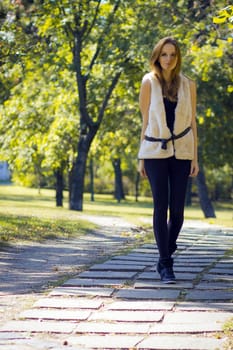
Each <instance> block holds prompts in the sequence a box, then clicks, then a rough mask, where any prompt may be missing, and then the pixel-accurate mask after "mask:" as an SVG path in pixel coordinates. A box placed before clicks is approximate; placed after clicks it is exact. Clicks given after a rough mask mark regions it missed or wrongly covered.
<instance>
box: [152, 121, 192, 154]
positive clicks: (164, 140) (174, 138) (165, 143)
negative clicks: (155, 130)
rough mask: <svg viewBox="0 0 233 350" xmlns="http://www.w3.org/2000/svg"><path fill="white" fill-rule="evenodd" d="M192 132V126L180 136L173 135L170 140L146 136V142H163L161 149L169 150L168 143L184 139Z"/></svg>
mask: <svg viewBox="0 0 233 350" xmlns="http://www.w3.org/2000/svg"><path fill="white" fill-rule="evenodd" d="M190 130H191V126H189V127H188V128H186V129H185V130H184V131H182V132H181V133H179V134H178V135H174V134H172V136H171V137H169V139H159V138H155V137H150V136H146V135H145V140H147V141H150V142H161V143H162V146H161V148H162V149H167V143H168V142H169V141H172V140H177V139H179V138H181V137H183V136H184V135H186V134H187V133H188V132H189V131H190Z"/></svg>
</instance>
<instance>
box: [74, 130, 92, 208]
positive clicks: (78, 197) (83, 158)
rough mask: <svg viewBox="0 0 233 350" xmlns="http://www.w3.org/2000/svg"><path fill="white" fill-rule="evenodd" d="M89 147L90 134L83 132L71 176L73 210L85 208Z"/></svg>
mask: <svg viewBox="0 0 233 350" xmlns="http://www.w3.org/2000/svg"><path fill="white" fill-rule="evenodd" d="M89 148H90V142H89V138H88V136H87V135H82V134H81V135H80V139H79V143H78V155H77V157H76V160H75V162H74V166H73V170H72V176H71V186H70V203H69V207H70V209H71V210H79V211H82V210H83V193H84V179H85V172H86V163H87V156H88V151H89Z"/></svg>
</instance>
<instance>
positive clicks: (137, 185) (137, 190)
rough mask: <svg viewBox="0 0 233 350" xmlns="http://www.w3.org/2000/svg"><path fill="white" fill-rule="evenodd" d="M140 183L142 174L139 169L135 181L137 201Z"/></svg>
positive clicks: (136, 199) (136, 200)
mask: <svg viewBox="0 0 233 350" xmlns="http://www.w3.org/2000/svg"><path fill="white" fill-rule="evenodd" d="M139 183H140V174H139V172H138V171H137V175H136V181H135V202H138V197H139Z"/></svg>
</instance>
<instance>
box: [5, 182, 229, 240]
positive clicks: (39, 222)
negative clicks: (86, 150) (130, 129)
mask: <svg viewBox="0 0 233 350" xmlns="http://www.w3.org/2000/svg"><path fill="white" fill-rule="evenodd" d="M215 209H216V215H217V218H216V219H204V217H203V213H202V210H201V209H200V207H199V206H198V205H197V204H196V205H194V206H192V207H190V208H186V210H185V219H189V220H190V219H191V220H203V221H204V222H208V223H210V224H215V225H221V226H228V227H232V223H233V220H232V209H233V205H231V204H229V203H220V204H218V205H216V206H215ZM152 213H153V205H152V201H151V198H140V199H139V201H138V202H135V199H134V198H133V197H127V199H126V200H124V201H122V202H121V203H117V202H116V201H115V200H114V199H113V197H112V196H110V195H95V201H94V202H92V201H91V200H90V195H89V194H85V195H84V206H83V211H82V212H80V211H71V210H69V209H68V194H67V192H65V194H64V207H63V208H57V207H56V206H55V192H54V191H53V190H47V189H42V190H41V193H38V190H37V189H30V188H24V187H18V186H13V185H11V186H10V185H2V186H0V241H1V242H11V241H15V240H31V241H41V240H44V239H48V238H50V239H51V238H70V237H77V236H78V235H82V234H85V233H86V232H89V231H90V230H93V229H94V228H95V227H96V226H95V225H94V224H91V223H90V222H89V221H87V220H86V215H97V216H119V217H121V218H124V219H125V220H127V221H128V222H131V223H132V224H134V225H137V226H143V227H148V226H151V222H152Z"/></svg>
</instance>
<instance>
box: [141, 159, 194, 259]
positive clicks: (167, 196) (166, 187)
mask: <svg viewBox="0 0 233 350" xmlns="http://www.w3.org/2000/svg"><path fill="white" fill-rule="evenodd" d="M190 163H191V161H190V160H180V159H176V158H175V157H171V158H165V159H145V170H146V174H147V176H148V179H149V182H150V186H151V191H152V195H153V201H154V215H153V227H154V235H155V239H156V242H157V246H158V250H159V254H160V258H170V257H171V255H172V253H174V251H175V250H176V247H177V246H176V240H177V238H178V235H179V232H180V230H181V227H182V225H183V221H184V204H185V194H186V188H187V181H188V176H189V173H190ZM168 208H169V221H168V222H167V211H168Z"/></svg>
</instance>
